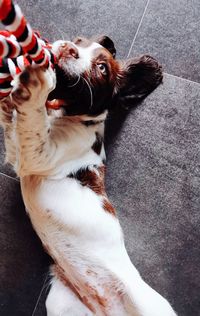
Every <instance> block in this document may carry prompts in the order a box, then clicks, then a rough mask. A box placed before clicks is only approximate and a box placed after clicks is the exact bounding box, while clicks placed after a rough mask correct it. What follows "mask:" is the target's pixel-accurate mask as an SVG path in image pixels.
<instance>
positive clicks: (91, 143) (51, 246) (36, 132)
mask: <svg viewBox="0 0 200 316" xmlns="http://www.w3.org/2000/svg"><path fill="white" fill-rule="evenodd" d="M52 50H53V52H54V54H55V55H56V56H57V60H58V66H57V68H56V69H55V71H54V70H52V69H51V68H49V69H44V68H43V67H37V68H34V67H28V68H27V69H26V70H25V71H24V72H23V73H21V74H20V75H18V76H16V78H15V79H14V82H13V92H12V94H11V96H9V97H7V98H5V99H3V100H2V101H1V109H0V120H1V125H2V126H3V128H4V135H5V147H6V161H7V162H9V163H10V164H11V165H12V166H13V167H14V169H15V171H16V173H17V175H18V176H19V177H20V182H21V190H22V195H23V200H24V203H25V206H26V209H27V212H28V214H29V216H30V219H31V222H32V225H33V227H34V229H35V231H36V232H37V234H38V236H39V237H40V239H41V241H42V244H43V246H44V248H45V249H46V251H47V252H48V254H49V255H50V256H51V257H52V259H53V261H54V264H53V266H52V268H51V274H52V281H51V289H50V292H49V294H48V297H47V300H46V309H47V315H48V316H86V315H87V316H90V315H98V316H103V315H107V316H125V315H131V316H175V315H176V313H175V312H174V311H173V309H172V307H171V306H170V304H169V303H168V302H167V300H165V299H164V298H163V297H162V296H161V295H160V294H158V293H157V292H156V291H154V290H153V289H152V288H151V287H150V286H149V285H147V284H146V283H145V282H144V281H143V279H142V278H141V276H140V274H139V272H138V271H137V270H136V268H135V267H134V265H133V264H132V263H131V261H130V258H129V256H128V254H127V251H126V249H125V245H124V240H123V232H122V229H121V227H120V224H119V221H118V219H117V215H116V211H115V209H114V207H113V206H112V205H111V203H110V202H109V199H108V196H107V195H106V191H105V185H104V177H105V165H104V162H105V151H104V145H103V139H104V125H105V120H106V117H107V115H108V112H109V111H111V110H112V109H115V110H117V109H116V105H117V106H118V105H119V104H120V103H123V104H125V105H126V106H128V105H130V104H131V103H132V102H133V101H134V100H136V99H140V98H143V97H144V96H146V95H147V94H148V93H150V92H151V91H152V90H153V89H155V87H157V85H158V84H159V83H160V82H161V81H162V69H161V66H160V65H159V64H158V62H157V61H156V60H155V59H154V58H152V57H150V56H146V55H145V56H141V57H139V58H134V59H130V60H127V61H118V60H116V59H115V54H116V49H115V47H114V44H113V42H112V40H111V39H110V38H108V37H106V36H101V37H98V38H95V39H94V38H93V39H85V38H81V37H79V38H77V39H75V40H74V41H72V42H71V41H56V42H55V43H54V44H53V47H52ZM56 103H57V104H59V107H60V109H59V110H57V111H54V110H47V109H46V107H45V105H46V104H49V105H50V104H52V105H55V104H56Z"/></svg>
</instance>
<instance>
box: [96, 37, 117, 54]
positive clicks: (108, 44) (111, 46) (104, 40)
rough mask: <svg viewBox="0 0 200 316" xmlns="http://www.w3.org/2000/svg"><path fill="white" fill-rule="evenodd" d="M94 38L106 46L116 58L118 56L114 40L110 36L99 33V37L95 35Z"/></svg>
mask: <svg viewBox="0 0 200 316" xmlns="http://www.w3.org/2000/svg"><path fill="white" fill-rule="evenodd" d="M93 40H94V41H95V42H97V43H99V44H100V45H102V46H103V47H105V48H106V49H107V50H108V51H109V52H110V53H111V54H112V55H113V57H114V58H115V56H116V49H115V45H114V43H113V41H112V40H111V39H110V37H108V36H106V35H99V36H97V37H93Z"/></svg>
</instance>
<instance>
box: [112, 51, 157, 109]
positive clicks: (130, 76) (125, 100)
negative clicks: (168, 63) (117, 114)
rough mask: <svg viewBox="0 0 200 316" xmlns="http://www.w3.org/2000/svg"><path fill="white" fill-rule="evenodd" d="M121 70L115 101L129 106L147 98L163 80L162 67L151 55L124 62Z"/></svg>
mask: <svg viewBox="0 0 200 316" xmlns="http://www.w3.org/2000/svg"><path fill="white" fill-rule="evenodd" d="M120 68H121V71H120V76H119V80H118V87H117V89H116V95H115V101H116V99H117V101H119V102H120V103H122V104H125V105H127V106H128V105H131V103H132V102H133V101H135V100H138V99H141V98H144V97H145V96H147V95H148V94H149V93H150V92H152V91H153V90H154V89H155V88H156V87H157V86H158V85H159V84H160V83H161V82H162V79H163V72H162V67H161V65H160V64H159V63H158V62H157V61H156V59H154V58H153V57H151V56H149V55H143V56H140V57H137V58H132V59H128V60H127V61H123V62H121V64H120Z"/></svg>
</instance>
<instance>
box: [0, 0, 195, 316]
mask: <svg viewBox="0 0 200 316" xmlns="http://www.w3.org/2000/svg"><path fill="white" fill-rule="evenodd" d="M17 2H18V3H19V4H20V5H21V7H22V9H23V11H24V13H25V14H26V16H27V18H28V20H29V21H30V23H31V24H32V25H33V26H34V27H35V28H37V29H40V31H41V33H42V34H43V35H44V36H46V37H47V38H49V39H50V40H55V39H59V38H61V37H65V36H66V37H67V38H72V37H74V36H76V35H85V36H87V35H93V34H97V33H103V34H108V35H110V36H111V37H112V38H113V39H114V41H115V43H116V47H117V50H118V58H126V57H127V55H129V56H130V57H131V56H135V55H136V54H142V53H149V54H151V55H154V56H155V57H157V58H158V59H159V60H160V62H161V63H163V65H164V67H165V72H166V73H168V74H166V75H165V77H164V83H163V85H161V86H160V87H159V88H158V89H157V90H156V91H154V92H153V93H152V94H151V95H150V96H149V97H148V98H147V99H146V100H145V101H144V102H143V103H142V104H140V105H139V106H138V107H137V108H133V109H132V110H131V111H129V112H127V111H125V110H121V111H120V112H119V113H117V114H115V115H113V117H112V119H110V120H109V121H108V123H109V124H108V128H107V155H108V174H107V190H108V194H109V196H110V198H111V200H112V202H113V203H114V205H115V206H116V207H117V209H118V213H119V217H120V220H121V224H122V226H123V229H124V232H125V237H126V244H127V248H128V251H129V254H130V256H131V259H132V261H133V262H134V264H135V265H136V266H137V268H138V269H139V270H140V272H141V274H142V276H143V277H144V278H145V280H146V281H148V282H149V283H150V284H151V285H152V286H153V287H154V288H155V289H157V290H158V291H159V292H160V293H161V294H163V295H164V296H165V297H167V298H168V299H169V300H170V302H171V303H172V304H173V306H174V308H175V309H176V311H177V312H178V315H179V316H198V315H200V300H199V292H200V273H199V271H200V249H199V242H200V228H199V226H200V225H199V223H200V75H199V74H200V53H199V52H200V44H199V38H200V25H199V24H200V19H199V15H200V2H199V1H198V0H190V1H188V0H180V1H176V0H168V1H165V0H160V1H159V0H148V1H147V0H132V1H129V0H125V1H120V0H114V1H111V0H105V1H94V0H88V1H84V0H74V1H72V0H71V1H64V0H61V1H58V0H53V1H47V0H46V1H45V0H38V1H26V0H18V1H17ZM0 151H1V154H0V205H1V207H0V208H1V217H0V218H1V220H0V237H1V238H0V249H1V257H0V315H1V316H22V315H26V316H29V315H30V316H32V315H34V316H44V315H46V313H45V309H44V300H45V297H46V293H47V291H48V284H49V283H48V281H49V280H48V277H47V271H48V265H49V259H48V257H47V256H46V255H45V253H44V251H43V249H42V247H41V244H40V241H39V240H38V239H37V237H36V235H35V233H34V231H33V229H32V227H31V224H30V222H29V219H28V217H27V216H26V213H25V210H24V206H23V203H22V200H21V197H20V188H19V182H18V181H17V180H16V179H14V178H12V177H14V174H13V172H12V171H11V170H10V168H9V167H8V166H5V165H3V136H2V133H0ZM161 316H162V315H161Z"/></svg>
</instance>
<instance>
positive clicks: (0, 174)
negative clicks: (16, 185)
mask: <svg viewBox="0 0 200 316" xmlns="http://www.w3.org/2000/svg"><path fill="white" fill-rule="evenodd" d="M0 176H3V177H6V178H9V179H11V180H15V181H17V182H20V180H19V179H17V178H15V177H11V176H9V175H8V174H6V173H3V172H0Z"/></svg>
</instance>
